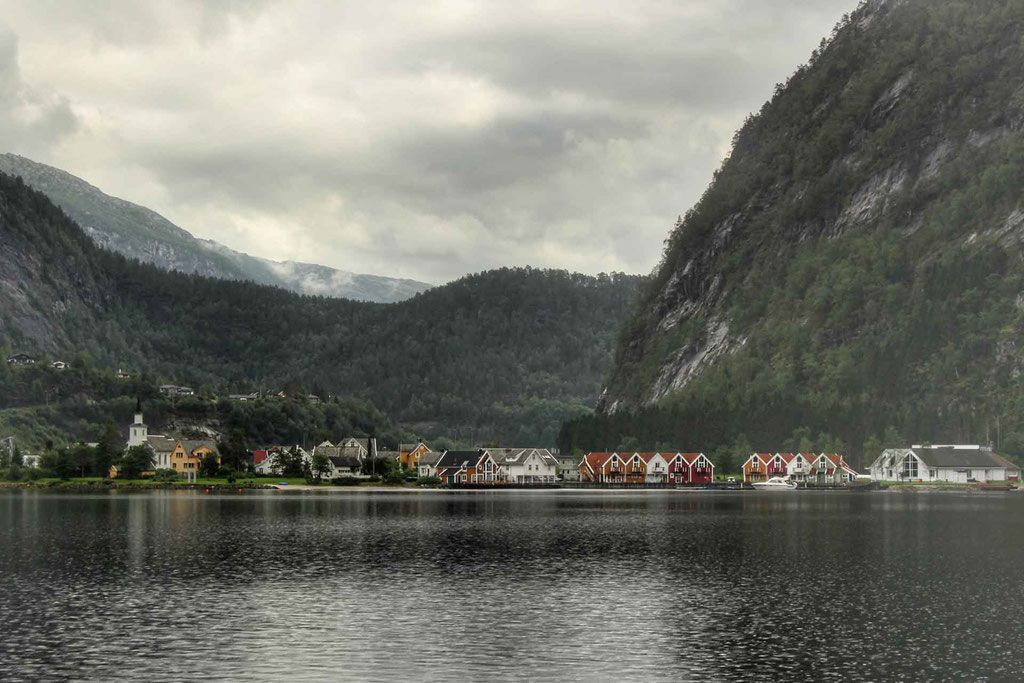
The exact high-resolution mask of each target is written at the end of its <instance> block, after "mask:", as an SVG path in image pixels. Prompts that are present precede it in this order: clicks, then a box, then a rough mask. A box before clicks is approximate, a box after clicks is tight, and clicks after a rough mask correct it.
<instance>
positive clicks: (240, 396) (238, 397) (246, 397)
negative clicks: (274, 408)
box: [228, 391, 260, 403]
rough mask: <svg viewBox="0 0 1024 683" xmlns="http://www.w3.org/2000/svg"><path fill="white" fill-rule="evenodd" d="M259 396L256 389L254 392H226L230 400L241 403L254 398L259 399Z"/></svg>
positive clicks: (254, 399)
mask: <svg viewBox="0 0 1024 683" xmlns="http://www.w3.org/2000/svg"><path fill="white" fill-rule="evenodd" d="M259 397H260V394H259V392H258V391H254V392H252V393H249V394H228V398H229V399H230V400H232V401H241V402H242V403H247V402H249V401H256V400H258V399H259Z"/></svg>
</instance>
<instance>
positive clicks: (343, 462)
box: [328, 455, 362, 468]
mask: <svg viewBox="0 0 1024 683" xmlns="http://www.w3.org/2000/svg"><path fill="white" fill-rule="evenodd" d="M328 459H329V460H330V461H331V464H332V465H334V466H335V467H348V468H353V467H361V466H362V463H361V462H359V458H352V457H345V456H340V455H333V456H328Z"/></svg>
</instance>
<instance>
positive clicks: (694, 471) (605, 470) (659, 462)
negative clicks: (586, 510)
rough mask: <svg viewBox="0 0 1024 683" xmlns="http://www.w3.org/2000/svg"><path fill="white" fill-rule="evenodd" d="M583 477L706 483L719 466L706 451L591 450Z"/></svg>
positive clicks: (624, 481) (585, 458)
mask: <svg viewBox="0 0 1024 683" xmlns="http://www.w3.org/2000/svg"><path fill="white" fill-rule="evenodd" d="M579 474H580V480H581V481H584V482H594V483H610V484H706V483H709V482H711V481H713V480H714V478H715V465H714V463H712V462H711V460H710V459H708V457H707V456H706V455H704V454H703V453H618V452H612V453H587V454H586V455H585V456H583V460H582V461H580V463H579Z"/></svg>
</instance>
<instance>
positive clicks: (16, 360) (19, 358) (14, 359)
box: [7, 353, 36, 365]
mask: <svg viewBox="0 0 1024 683" xmlns="http://www.w3.org/2000/svg"><path fill="white" fill-rule="evenodd" d="M35 362H36V359H35V358H33V357H32V356H30V355H28V354H27V353H16V354H14V355H13V356H8V357H7V364H8V365H35Z"/></svg>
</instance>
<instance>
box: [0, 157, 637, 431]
mask: <svg viewBox="0 0 1024 683" xmlns="http://www.w3.org/2000/svg"><path fill="white" fill-rule="evenodd" d="M0 244H3V245H4V247H3V249H2V250H0V352H3V353H6V354H13V353H14V352H28V353H33V354H44V355H48V356H49V357H51V358H61V359H62V360H71V359H74V358H75V357H78V358H79V360H80V361H81V362H80V363H78V365H84V366H90V365H96V366H99V367H105V368H118V367H121V368H124V369H125V370H126V371H129V372H131V373H133V374H135V375H139V374H140V373H142V374H143V376H145V377H148V378H150V379H151V380H152V381H157V380H158V379H159V380H161V381H167V382H173V383H181V384H188V385H191V386H194V387H196V388H204V387H208V388H210V389H211V390H213V391H217V392H218V393H221V394H224V393H228V392H230V391H234V392H240V391H253V390H264V391H268V390H274V391H277V390H279V389H282V388H285V389H287V390H288V393H289V394H296V393H301V392H303V391H305V392H310V391H311V392H313V393H316V394H318V395H321V396H323V395H325V394H338V395H346V396H356V397H360V398H363V399H368V400H370V401H372V402H373V404H374V405H375V406H377V407H378V408H380V409H381V410H383V411H385V412H386V413H387V414H388V415H389V416H390V417H392V418H393V419H396V420H398V421H400V422H401V423H402V425H403V426H405V427H407V428H410V429H414V430H415V432H416V433H417V434H419V435H421V436H424V437H429V436H436V435H444V436H449V437H451V438H456V439H460V440H463V441H468V442H473V441H476V442H480V441H500V442H504V443H517V444H524V443H525V444H538V445H539V444H550V443H552V442H553V441H554V438H555V436H556V435H557V431H558V428H559V426H560V424H561V423H562V422H563V421H564V420H566V419H569V418H571V417H574V416H576V415H579V414H582V413H584V412H586V411H587V410H588V406H589V405H593V402H594V401H596V400H597V396H598V393H599V391H600V386H601V380H602V378H603V376H604V373H605V372H606V371H607V369H608V367H609V365H610V362H611V355H612V350H613V348H614V344H615V339H616V337H617V334H618V330H619V326H620V325H621V323H622V322H623V321H624V320H625V319H626V316H627V315H628V313H629V311H630V310H631V309H632V305H633V303H634V300H635V297H636V293H637V291H638V289H639V285H640V282H641V278H638V277H635V276H626V275H610V276H609V275H601V276H598V277H590V276H585V275H578V274H572V273H567V272H565V271H553V270H536V269H531V268H522V269H501V270H496V271H490V272H485V273H480V274H476V275H471V276H467V277H464V278H462V279H460V280H457V281H455V282H452V283H449V284H447V285H444V286H441V287H435V288H433V289H431V290H429V291H427V292H424V293H422V294H418V295H416V296H415V297H413V298H412V299H409V300H406V301H403V302H400V303H396V304H387V305H385V304H375V303H365V302H356V301H351V300H348V299H331V298H323V297H310V296H301V295H298V294H295V293H292V292H287V291H285V290H282V289H280V288H276V287H266V286H261V285H256V284H253V283H250V282H239V281H231V280H216V279H212V278H208V277H202V276H197V275H185V274H183V273H176V272H170V273H169V272H166V271H163V270H160V269H158V268H157V267H155V266H153V265H150V264H142V263H139V262H138V261H135V260H129V259H127V258H125V257H124V256H122V255H119V254H115V253H113V252H110V251H108V250H105V249H102V248H100V247H99V246H97V245H96V244H95V243H94V242H93V241H92V240H91V239H90V238H89V237H88V236H87V235H86V234H85V232H84V231H82V229H81V228H80V227H79V226H78V225H77V224H75V223H74V222H73V221H72V220H71V219H70V218H68V217H67V216H66V214H65V213H64V212H63V211H62V210H61V209H60V208H59V207H57V206H56V205H54V204H53V203H52V202H51V201H50V200H49V198H48V197H46V196H45V195H44V194H42V193H41V192H38V191H36V190H34V189H33V188H31V187H29V186H28V185H26V184H25V183H24V182H23V181H22V180H21V179H20V178H17V177H12V176H8V175H6V174H2V173H0ZM4 357H6V356H4ZM19 376H20V375H19V372H18V371H17V369H13V370H12V369H10V368H8V367H7V365H6V364H3V365H2V368H0V397H6V396H14V395H35V396H37V397H38V398H41V399H42V398H44V399H45V400H47V401H50V400H53V401H62V400H63V401H82V400H87V399H88V397H82V398H76V397H75V396H69V395H63V394H59V393H57V394H54V395H52V396H51V395H48V394H47V395H46V396H43V394H45V387H33V386H28V387H20V388H18V390H17V391H14V390H13V389H12V388H11V383H14V382H18V377H19ZM5 382H6V383H7V384H6V385H5ZM37 389H38V390H37Z"/></svg>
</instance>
